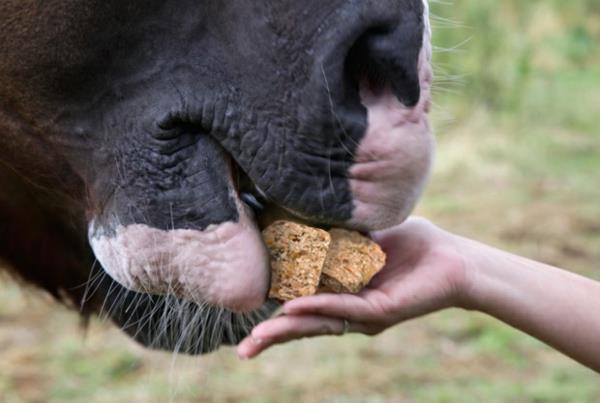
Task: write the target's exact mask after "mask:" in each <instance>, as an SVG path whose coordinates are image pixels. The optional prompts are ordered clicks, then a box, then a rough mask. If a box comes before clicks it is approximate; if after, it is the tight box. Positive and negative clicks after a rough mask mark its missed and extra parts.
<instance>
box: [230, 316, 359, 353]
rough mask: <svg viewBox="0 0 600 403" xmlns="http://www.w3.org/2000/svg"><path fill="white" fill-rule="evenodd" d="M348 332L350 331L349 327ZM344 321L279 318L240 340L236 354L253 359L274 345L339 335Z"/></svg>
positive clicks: (291, 317)
mask: <svg viewBox="0 0 600 403" xmlns="http://www.w3.org/2000/svg"><path fill="white" fill-rule="evenodd" d="M348 330H349V331H352V330H353V329H352V326H350V329H348ZM343 332H344V320H343V319H338V318H330V317H323V316H314V315H309V316H281V317H278V318H276V319H271V320H268V321H266V322H263V323H261V324H259V325H258V326H257V327H255V328H254V330H253V331H252V334H251V335H250V336H248V337H247V338H245V339H244V340H242V342H241V343H240V344H239V345H238V348H237V352H238V355H239V356H240V358H253V357H256V356H257V355H258V354H260V353H261V352H262V351H264V350H265V349H267V348H269V347H271V346H273V345H274V344H281V343H285V342H287V341H291V340H295V339H301V338H304V337H315V336H325V335H341V334H342V333H343Z"/></svg>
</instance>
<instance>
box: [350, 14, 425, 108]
mask: <svg viewBox="0 0 600 403" xmlns="http://www.w3.org/2000/svg"><path fill="white" fill-rule="evenodd" d="M411 17H412V18H411ZM423 27H424V26H423V18H422V16H417V15H412V16H410V15H409V16H404V18H402V19H401V20H400V21H398V22H395V23H393V24H390V23H388V24H385V25H379V26H371V27H368V28H367V29H366V30H365V31H364V33H363V34H362V35H361V36H360V37H359V38H358V39H357V41H356V42H355V43H354V45H353V46H352V47H351V48H350V50H349V52H348V55H347V58H346V61H345V64H344V70H345V72H344V74H345V76H346V80H351V81H352V82H353V83H354V84H355V85H356V84H357V83H358V84H366V85H368V86H369V88H370V89H371V90H372V91H373V92H375V93H377V92H378V91H380V90H381V89H383V88H384V87H386V86H389V87H390V88H391V89H392V91H393V93H394V95H395V96H396V97H397V98H398V99H399V100H400V102H402V103H403V104H404V105H405V106H407V107H413V106H415V105H416V104H417V103H418V102H419V98H420V93H421V88H420V84H419V71H418V64H419V53H420V51H421V48H422V46H423V29H424V28H423Z"/></svg>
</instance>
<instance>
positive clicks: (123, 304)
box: [0, 0, 424, 353]
mask: <svg viewBox="0 0 600 403" xmlns="http://www.w3.org/2000/svg"><path fill="white" fill-rule="evenodd" d="M423 15H424V5H423V2H422V0H371V1H369V0H363V1H358V0H355V1H351V0H346V1H326V2H325V1H321V0H318V1H317V0H308V1H302V2H298V1H291V0H290V1H288V0H284V1H270V0H260V1H252V2H250V1H242V0H237V1H236V0H229V1H223V0H218V1H217V0H214V1H213V0H204V1H197V0H194V1H191V0H189V1H186V0H179V1H162V0H161V1H137V0H136V1H127V2H123V1H116V0H109V1H92V0H87V1H67V0H54V1H47V2H21V1H16V0H9V1H5V2H3V4H2V5H0V27H1V29H0V31H1V32H2V38H0V130H2V136H1V137H0V174H2V175H0V183H3V177H5V179H4V183H10V184H11V187H12V188H13V189H18V190H16V192H17V191H18V192H20V193H21V194H23V195H27V197H26V199H27V200H28V203H27V204H23V205H21V206H14V205H11V208H12V209H16V210H15V211H17V210H19V211H20V212H21V213H23V212H26V211H35V214H36V215H40V217H41V216H44V217H52V220H55V221H58V222H60V225H59V226H56V227H57V229H56V230H55V232H53V231H54V230H53V229H52V226H49V225H47V223H44V225H43V227H44V228H45V229H47V231H48V233H49V236H53V237H57V238H60V239H63V238H64V239H65V241H64V242H58V244H59V246H60V247H63V248H64V251H62V253H64V254H68V255H69V256H73V259H71V260H74V261H77V260H79V261H80V262H81V264H80V267H78V266H77V264H75V263H74V264H73V265H72V266H73V267H72V270H73V272H72V273H73V275H72V279H71V280H68V279H65V280H64V281H63V283H61V282H60V281H58V280H57V281H50V280H48V279H45V280H43V279H37V277H36V276H27V275H24V277H27V278H29V279H31V280H32V281H35V282H37V283H38V284H40V285H42V286H44V285H45V284H46V288H52V292H53V293H55V294H56V295H59V294H61V292H59V291H57V290H59V289H65V291H64V293H66V294H69V293H70V291H69V290H68V289H67V288H69V285H71V284H72V283H73V282H74V281H73V279H75V278H77V279H79V278H81V277H86V276H87V275H88V274H89V267H90V265H89V262H90V261H91V260H92V259H91V257H92V255H91V252H90V250H89V248H88V247H87V245H85V242H82V240H83V239H85V237H86V235H87V234H86V231H85V224H86V223H87V221H88V220H90V219H91V218H94V219H95V220H96V221H97V222H99V223H100V225H101V226H102V227H103V228H104V229H105V230H106V231H109V232H110V231H111V228H113V226H114V223H115V222H118V223H119V224H121V225H128V224H138V223H139V224H145V225H148V226H150V227H153V228H158V229H164V230H170V229H194V230H204V229H205V228H207V227H208V226H210V225H213V224H220V223H223V222H227V221H234V222H235V221H237V220H238V210H237V209H236V200H235V198H236V196H235V195H236V189H234V187H235V184H234V183H232V181H231V180H230V178H229V175H230V172H231V166H232V160H233V161H235V164H236V165H237V166H239V168H240V169H241V170H242V171H243V172H244V173H245V175H247V176H248V177H249V178H250V180H251V181H252V182H253V183H254V185H255V186H256V187H257V188H259V189H260V191H261V192H262V193H263V195H264V197H266V198H267V199H269V200H270V201H271V202H272V203H274V204H277V205H279V206H282V207H284V208H285V209H286V210H288V211H291V212H293V213H294V214H296V215H298V216H301V217H304V218H307V219H309V220H310V221H313V222H317V223H320V224H329V225H340V226H344V225H346V223H347V222H348V221H349V220H350V219H351V218H352V209H353V200H352V194H351V191H350V189H349V184H348V179H347V177H348V169H349V168H350V166H351V165H352V163H353V155H354V154H353V153H354V151H355V149H356V147H357V145H358V144H359V143H360V141H361V139H362V138H363V136H364V135H365V131H366V127H367V113H366V109H365V108H364V107H363V106H362V104H361V102H360V96H359V93H358V81H359V80H366V81H368V82H369V83H370V84H371V85H372V86H374V87H377V86H378V85H382V84H383V83H387V84H391V87H392V89H393V91H394V93H395V95H396V96H397V97H398V99H400V100H401V101H402V102H403V103H404V104H405V105H407V106H412V105H414V104H415V103H416V102H417V101H418V100H419V92H420V88H419V79H418V71H417V60H418V55H419V51H420V50H421V47H422V40H423V29H424V21H423ZM3 170H4V173H3V172H2V171H3ZM9 171H10V174H9V173H8V172H9ZM15 172H16V175H15V174H14V173H15ZM9 196H10V197H12V196H13V195H8V194H4V195H3V196H0V208H1V207H2V206H3V204H2V203H1V202H2V197H4V198H5V199H6V198H8V197H9ZM48 200H51V201H52V202H51V203H47V201H48ZM7 211H8V210H7ZM40 225H41V224H40ZM59 227H60V229H58V228H59ZM3 236H4V237H5V238H8V237H10V236H11V234H10V233H6V231H5V232H4V234H3V235H0V240H2V237H3ZM73 240H76V241H73ZM26 242H27V239H26V237H25V238H24V240H23V243H24V244H23V245H16V246H15V245H12V246H10V247H8V246H6V245H4V246H0V258H2V260H6V261H8V262H9V263H11V264H12V265H13V266H14V267H15V270H16V271H17V272H21V273H26V272H28V271H31V272H33V271H36V270H37V271H40V270H58V269H56V268H53V267H46V266H47V265H44V264H42V262H41V260H42V259H43V258H42V257H41V256H40V257H39V259H38V261H36V260H35V259H34V258H32V259H22V258H21V257H20V255H21V254H23V253H27V251H28V250H27V246H26ZM0 244H1V242H0ZM73 245H77V246H76V247H75V246H73ZM81 245H85V246H81ZM33 253H34V255H35V252H33ZM23 262H25V263H23ZM36 262H37V263H36ZM25 265H27V266H30V267H25ZM34 266H35V267H34ZM65 267H71V266H65ZM61 273H62V271H61ZM38 277H40V276H38ZM42 277H44V276H42ZM46 277H48V276H47V275H46ZM99 278H100V280H98V283H97V284H96V287H95V297H94V298H92V299H93V300H95V301H104V302H106V301H109V300H111V299H114V300H113V301H112V303H111V302H108V303H98V304H97V305H98V309H100V306H106V305H110V306H111V309H110V310H108V313H109V314H110V316H111V317H112V318H113V320H115V322H116V323H118V324H120V325H121V326H123V327H124V330H125V331H126V332H127V333H129V334H130V335H132V336H133V337H134V338H136V339H137V340H139V341H141V342H142V343H144V344H146V345H150V346H153V347H158V348H163V349H169V350H173V349H178V350H181V351H183V352H187V353H204V352H206V351H209V350H211V349H214V348H216V346H218V344H220V343H221V342H224V343H236V342H237V341H238V340H239V339H240V338H241V337H243V336H244V335H245V334H246V333H247V331H248V324H245V325H239V326H237V325H235V323H233V322H235V320H237V319H234V318H233V317H232V318H231V320H230V321H231V322H232V324H231V326H229V327H228V329H229V331H228V332H221V333H219V334H214V333H211V334H210V335H209V334H208V333H209V332H203V331H202V328H205V327H211V326H212V327H214V326H213V324H212V323H210V322H211V320H212V319H211V318H210V315H209V314H207V313H205V312H200V311H198V309H199V308H197V307H196V308H195V307H193V306H191V305H186V304H185V303H184V302H181V303H180V304H179V306H182V307H185V308H184V309H183V308H182V309H180V312H179V316H177V315H175V313H173V315H171V317H169V318H167V319H165V318H164V313H160V314H159V313H157V312H160V311H161V308H162V307H164V306H166V305H165V304H167V303H171V305H173V301H172V300H171V301H169V300H168V298H170V297H161V296H149V295H144V294H138V293H133V292H131V291H128V290H125V289H124V288H122V287H121V286H120V285H118V284H116V283H114V282H113V281H112V280H110V278H108V277H107V276H105V275H100V277H99ZM50 284H51V285H50ZM71 294H73V295H74V297H73V299H74V300H75V302H76V303H81V302H82V301H81V299H82V298H84V297H83V296H82V295H81V294H80V293H74V292H71ZM117 294H118V295H119V298H118V299H115V298H116V297H115V298H113V297H111V295H117ZM132 307H133V308H132ZM266 310H267V311H268V310H269V307H267V308H266ZM163 312H164V311H163ZM186 312H187V313H186ZM159 315H163V317H162V318H161V317H160V316H159ZM186 315H187V316H186ZM190 315H191V316H193V317H195V318H199V319H198V320H199V322H198V324H199V326H198V330H197V331H196V332H195V333H194V331H190V332H189V333H188V334H187V336H186V338H185V340H182V338H181V335H179V336H177V334H178V332H179V331H180V330H181V329H183V328H184V327H185V326H184V325H185V324H186V323H189V318H190ZM203 315H204V316H203ZM154 316H156V317H154ZM202 318H204V319H202ZM214 320H215V321H217V320H223V317H222V315H221V316H220V317H219V318H217V317H216V316H215V319H214ZM240 320H241V319H240ZM186 321H187V322H186ZM203 339H205V340H203ZM209 339H211V340H209ZM215 340H216V341H215Z"/></svg>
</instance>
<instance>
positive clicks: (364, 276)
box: [320, 228, 385, 294]
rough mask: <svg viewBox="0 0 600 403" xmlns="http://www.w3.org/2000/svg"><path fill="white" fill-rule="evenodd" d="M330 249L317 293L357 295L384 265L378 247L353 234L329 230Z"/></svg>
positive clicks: (363, 237)
mask: <svg viewBox="0 0 600 403" xmlns="http://www.w3.org/2000/svg"><path fill="white" fill-rule="evenodd" d="M329 234H330V235H331V245H330V246H329V252H328V254H327V258H326V259H325V263H324V266H323V270H322V275H321V284H320V289H321V290H322V291H326V292H334V293H351V294H355V293H357V292H360V291H361V290H362V289H363V288H364V287H365V286H366V285H367V284H368V283H369V282H370V281H371V279H372V278H373V277H374V276H375V275H376V274H377V273H378V272H379V271H380V270H381V269H382V268H383V266H384V265H385V253H384V252H383V251H382V250H381V248H380V247H379V245H377V244H376V243H375V242H373V241H372V240H370V239H369V238H367V237H365V236H363V235H361V234H360V233H358V232H355V231H347V230H344V229H337V228H336V229H332V230H331V231H329Z"/></svg>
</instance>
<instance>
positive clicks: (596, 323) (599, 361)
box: [238, 219, 600, 372]
mask: <svg viewBox="0 0 600 403" xmlns="http://www.w3.org/2000/svg"><path fill="white" fill-rule="evenodd" d="M375 238H376V240H377V241H378V242H379V243H380V244H381V245H382V247H383V249H384V250H385V251H386V253H387V255H388V261H387V265H386V268H385V269H384V270H383V271H382V273H380V275H378V276H377V277H376V278H375V279H374V281H373V282H372V283H371V284H370V286H369V288H367V289H366V290H364V291H363V292H362V293H360V294H358V295H330V294H323V295H317V296H313V297H306V298H300V299H298V300H295V301H291V302H289V303H287V304H285V306H284V312H285V313H286V316H284V317H280V318H276V319H272V320H269V321H266V322H263V323H262V324H260V325H259V326H257V327H256V328H255V329H254V331H253V332H252V335H251V336H250V337H249V338H247V339H246V340H244V341H243V342H242V343H241V344H240V345H239V347H238V354H239V355H240V357H242V358H251V357H254V356H256V355H257V354H259V353H260V352H261V351H263V350H264V349H266V348H268V347H270V346H271V345H273V344H278V343H282V342H286V341H289V340H292V339H297V338H302V337H310V336H318V335H324V334H340V333H341V332H342V329H343V327H344V322H343V319H347V320H348V321H349V322H350V324H351V330H352V331H354V332H360V333H365V334H370V335H374V334H377V333H380V332H382V331H383V330H385V329H387V328H388V327H390V326H393V325H395V324H397V323H400V322H402V321H405V320H408V319H413V318H416V317H419V316H423V315H426V314H428V313H431V312H435V311H438V310H441V309H444V308H449V307H461V308H466V309H473V310H478V311H481V312H484V313H487V314H489V315H492V316H494V317H496V318H497V319H499V320H502V321H504V322H506V323H507V324H509V325H511V326H514V327H516V328H518V329H520V330H522V331H524V332H527V333H529V334H530V335H532V336H534V337H536V338H538V339H540V340H542V341H544V342H546V343H547V344H549V345H551V346H553V347H554V348H556V349H557V350H559V351H562V352H563V353H565V354H567V355H569V356H570V357H572V358H574V359H575V360H577V361H579V362H581V363H582V364H584V365H587V366H589V367H590V368H592V369H594V370H595V371H598V372H600V283H598V282H595V281H593V280H590V279H587V278H585V277H582V276H578V275H576V274H574V273H570V272H567V271H565V270H561V269H558V268H555V267H551V266H547V265H544V264H541V263H538V262H534V261H531V260H528V259H525V258H522V257H519V256H516V255H513V254H510V253H507V252H504V251H501V250H498V249H495V248H492V247H489V246H487V245H484V244H481V243H478V242H475V241H472V240H469V239H466V238H461V237H458V236H455V235H453V234H450V233H448V232H445V231H443V230H441V229H439V228H438V227H436V226H434V225H433V224H431V223H430V222H428V221H426V220H423V219H411V220H409V221H408V222H407V223H405V224H403V225H401V226H399V227H396V228H393V229H390V230H387V231H384V232H381V233H378V234H375Z"/></svg>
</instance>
